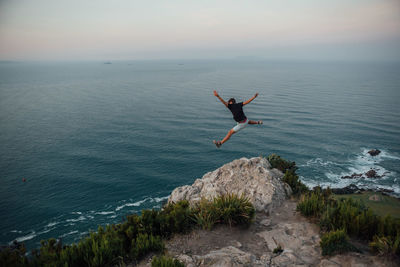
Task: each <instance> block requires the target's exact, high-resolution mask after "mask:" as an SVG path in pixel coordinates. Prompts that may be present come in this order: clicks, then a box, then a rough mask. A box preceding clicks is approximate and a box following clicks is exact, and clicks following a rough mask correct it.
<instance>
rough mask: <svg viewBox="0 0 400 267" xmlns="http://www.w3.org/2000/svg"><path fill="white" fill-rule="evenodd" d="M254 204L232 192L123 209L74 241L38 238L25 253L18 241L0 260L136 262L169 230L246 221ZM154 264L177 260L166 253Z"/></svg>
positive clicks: (10, 263) (31, 262) (160, 245)
mask: <svg viewBox="0 0 400 267" xmlns="http://www.w3.org/2000/svg"><path fill="white" fill-rule="evenodd" d="M254 215H255V209H254V207H253V205H252V204H251V202H250V201H249V199H247V198H245V197H243V196H237V195H234V194H229V195H224V196H219V197H217V198H215V199H213V200H210V201H207V200H202V201H201V202H200V204H199V205H198V206H196V207H194V208H191V207H190V206H189V203H188V201H185V200H184V201H179V202H178V203H170V204H167V205H166V206H164V207H163V209H161V210H154V209H153V210H143V211H142V213H141V215H137V214H134V215H129V216H127V217H126V220H125V221H124V222H122V223H120V224H113V225H107V226H106V227H99V228H98V231H97V232H91V233H90V234H89V236H87V237H86V238H84V239H82V240H81V241H79V242H78V243H77V244H72V245H63V244H62V243H61V240H56V239H54V238H51V239H49V240H43V241H42V242H41V247H40V249H39V250H33V251H32V256H31V257H29V258H28V257H26V256H25V252H26V251H25V248H24V246H23V244H18V246H15V245H14V247H9V248H4V249H1V250H0V266H52V267H53V266H60V267H61V266H62V267H68V266H114V265H123V264H124V263H125V262H133V263H137V262H138V261H140V260H141V259H142V258H143V257H144V256H146V255H147V254H148V253H150V252H156V253H162V252H163V251H164V247H165V246H164V239H167V238H169V237H171V236H172V235H173V234H174V233H187V232H189V231H191V230H192V229H193V228H194V227H196V226H197V225H198V226H201V227H203V228H206V229H211V227H212V226H213V225H214V224H215V223H221V224H227V225H243V226H248V225H249V224H250V223H251V222H252V221H253V218H254ZM154 266H183V265H180V263H179V262H178V261H175V260H171V259H169V258H166V257H160V258H157V259H156V260H155V261H154Z"/></svg>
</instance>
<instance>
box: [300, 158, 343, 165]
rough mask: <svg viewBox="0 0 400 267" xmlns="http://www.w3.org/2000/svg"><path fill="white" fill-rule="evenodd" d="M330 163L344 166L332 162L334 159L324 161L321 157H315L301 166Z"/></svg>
mask: <svg viewBox="0 0 400 267" xmlns="http://www.w3.org/2000/svg"><path fill="white" fill-rule="evenodd" d="M329 165H336V166H342V164H339V163H336V162H332V161H329V160H328V161H324V160H323V159H321V158H314V159H310V160H308V161H307V162H306V163H305V164H302V165H300V167H311V166H329Z"/></svg>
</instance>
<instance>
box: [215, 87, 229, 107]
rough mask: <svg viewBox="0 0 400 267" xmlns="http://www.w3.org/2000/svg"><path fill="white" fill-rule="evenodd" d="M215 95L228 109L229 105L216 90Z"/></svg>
mask: <svg viewBox="0 0 400 267" xmlns="http://www.w3.org/2000/svg"><path fill="white" fill-rule="evenodd" d="M214 95H215V96H216V97H217V98H218V99H219V101H221V102H222V103H223V104H224V105H225V106H226V107H228V103H226V102H225V100H223V99H222V97H220V96H219V94H218V93H217V91H215V90H214Z"/></svg>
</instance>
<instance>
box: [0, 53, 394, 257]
mask: <svg viewBox="0 0 400 267" xmlns="http://www.w3.org/2000/svg"><path fill="white" fill-rule="evenodd" d="M105 63H107V64H105ZM213 90H217V91H218V93H219V94H220V95H221V97H223V98H224V99H226V100H227V99H229V98H231V97H234V98H236V100H237V101H238V102H240V101H245V100H247V99H249V98H251V97H252V96H253V95H254V94H255V93H259V96H258V97H257V98H256V99H255V100H254V101H253V102H251V103H250V104H248V105H246V106H245V107H244V112H245V114H246V116H247V117H248V118H249V119H252V120H263V122H264V124H263V125H249V126H248V127H247V128H245V129H243V130H242V131H240V132H239V133H237V134H235V135H233V136H232V138H231V139H230V140H229V141H228V142H227V143H226V144H224V145H223V146H222V147H221V148H219V149H218V148H216V147H215V145H214V144H213V143H212V141H213V140H214V139H216V140H220V139H222V138H223V137H224V136H225V135H226V133H227V132H228V131H229V129H231V128H232V127H233V126H234V125H235V124H236V123H235V122H234V120H233V118H232V114H231V113H230V112H229V110H228V109H227V108H226V107H225V106H224V105H223V104H222V103H221V102H220V101H219V100H218V99H217V98H216V97H215V96H214V95H213ZM370 149H379V150H381V151H382V152H381V154H379V155H378V156H376V157H372V156H370V155H369V154H368V153H367V152H368V151H369V150H370ZM272 153H276V154H278V155H280V156H282V157H284V158H285V159H288V160H291V161H295V162H296V164H297V166H298V173H299V175H300V178H301V180H302V181H303V182H304V183H306V184H307V185H308V186H310V187H313V186H317V185H320V186H323V187H327V186H330V187H343V186H346V185H349V184H351V183H353V184H356V185H358V186H361V187H364V188H382V189H389V190H393V194H394V195H397V196H400V63H394V62H392V63H383V62H308V61H267V60H240V59H232V60H162V61H156V60H153V61H112V62H99V61H96V62H1V63H0V245H8V244H11V243H12V242H13V241H14V240H17V241H19V242H24V243H25V245H26V247H27V248H28V249H32V248H37V247H39V246H40V240H44V239H48V238H51V237H54V238H59V239H61V240H62V242H63V243H64V244H70V243H73V242H77V241H79V240H80V239H82V238H84V237H85V236H87V235H88V234H89V233H90V232H91V231H96V230H97V229H98V226H100V225H102V226H104V225H106V224H112V223H119V222H122V221H123V220H124V218H125V217H126V215H129V214H134V213H140V211H141V210H142V209H152V208H155V209H158V208H160V207H161V206H162V205H163V203H165V201H166V199H167V198H168V196H169V195H170V193H171V191H172V190H173V189H174V188H176V187H178V186H182V185H187V184H192V183H193V182H194V181H195V179H198V178H201V177H202V176H203V175H204V174H205V173H207V172H210V171H213V170H214V169H216V168H218V167H220V166H222V165H223V164H225V163H228V162H230V161H232V160H234V159H238V158H242V157H258V156H264V157H266V156H268V155H269V154H272ZM370 169H374V170H376V172H377V173H378V175H382V176H383V177H382V178H379V179H369V178H355V179H341V177H342V176H346V175H351V174H353V173H363V172H366V171H368V170H370Z"/></svg>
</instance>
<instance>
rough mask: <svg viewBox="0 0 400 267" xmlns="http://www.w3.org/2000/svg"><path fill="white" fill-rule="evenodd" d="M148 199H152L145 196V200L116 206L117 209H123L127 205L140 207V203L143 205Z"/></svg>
mask: <svg viewBox="0 0 400 267" xmlns="http://www.w3.org/2000/svg"><path fill="white" fill-rule="evenodd" d="M148 200H151V198H145V199H143V200H140V201H137V202H134V203H126V204H124V205H121V206H118V207H116V208H115V211H119V210H121V209H123V208H125V207H139V206H140V205H142V204H143V203H144V202H146V201H148Z"/></svg>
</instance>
